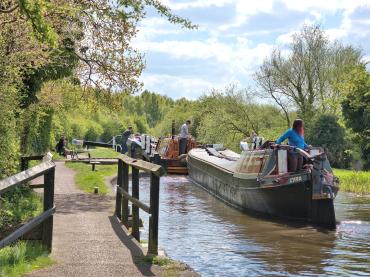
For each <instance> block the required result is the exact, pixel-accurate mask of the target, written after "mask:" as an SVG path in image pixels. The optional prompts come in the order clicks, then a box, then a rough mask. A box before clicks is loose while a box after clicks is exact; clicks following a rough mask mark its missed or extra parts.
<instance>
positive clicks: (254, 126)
mask: <svg viewBox="0 0 370 277" xmlns="http://www.w3.org/2000/svg"><path fill="white" fill-rule="evenodd" d="M197 118H199V123H198V124H199V126H198V128H197V130H198V137H199V140H201V141H202V142H205V143H223V144H224V145H225V146H227V147H229V148H231V149H234V150H238V151H239V142H240V140H242V139H244V138H245V137H247V136H250V134H251V133H252V132H254V133H256V134H258V135H260V136H264V137H265V139H267V140H275V139H276V137H277V136H276V135H277V134H279V133H281V132H282V131H283V130H284V128H285V122H284V118H283V117H282V116H281V114H280V112H279V110H278V109H277V108H276V107H274V106H269V105H260V104H256V103H255V102H253V100H252V97H251V94H250V93H249V92H248V91H245V90H238V89H237V88H235V87H228V88H226V89H225V90H224V91H213V92H212V94H210V95H207V96H204V97H202V98H201V99H200V100H199V105H198V108H197Z"/></svg>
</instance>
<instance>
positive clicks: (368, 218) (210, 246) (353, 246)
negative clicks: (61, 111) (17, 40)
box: [140, 176, 370, 277]
mask: <svg viewBox="0 0 370 277" xmlns="http://www.w3.org/2000/svg"><path fill="white" fill-rule="evenodd" d="M148 182H149V179H146V178H143V180H142V181H141V188H140V193H141V195H140V198H141V199H142V200H144V201H146V202H148V197H149V185H148ZM336 213H337V220H338V225H337V229H336V230H335V231H328V230H318V229H315V228H313V227H309V226H288V225H286V224H282V223H276V222H271V221H267V220H262V219H257V218H254V217H252V216H249V215H246V214H243V213H241V212H239V211H237V210H235V209H233V208H231V207H229V206H227V205H225V204H224V203H222V202H221V201H219V200H217V199H215V198H214V197H212V196H211V195H209V194H208V193H207V192H206V191H204V190H203V189H201V188H199V187H198V186H196V185H194V184H192V183H191V182H189V180H188V179H187V178H186V177H183V176H178V177H171V176H168V177H163V178H162V179H161V192H160V216H159V245H160V248H162V249H164V250H165V251H166V253H167V255H168V256H169V257H171V258H172V259H175V260H179V261H183V262H185V263H187V264H188V265H189V266H191V267H192V268H193V269H195V270H196V271H197V272H198V273H200V274H201V275H202V276H228V277H233V276H235V277H240V276H304V275H307V276H315V275H316V276H323V275H326V276H351V275H352V276H369V275H370V197H356V196H351V195H350V194H346V193H339V195H338V197H337V199H336ZM140 216H141V217H142V218H143V220H144V227H145V228H144V230H143V234H142V238H144V239H145V238H147V233H146V232H147V230H148V225H147V223H148V218H147V216H146V214H145V213H141V214H140Z"/></svg>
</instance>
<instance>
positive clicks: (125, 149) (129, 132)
mask: <svg viewBox="0 0 370 277" xmlns="http://www.w3.org/2000/svg"><path fill="white" fill-rule="evenodd" d="M132 133H133V130H132V127H131V126H129V127H128V128H127V130H126V131H124V132H123V133H122V149H121V153H122V154H126V153H127V152H128V146H127V140H128V138H129V137H130V136H131V135H132Z"/></svg>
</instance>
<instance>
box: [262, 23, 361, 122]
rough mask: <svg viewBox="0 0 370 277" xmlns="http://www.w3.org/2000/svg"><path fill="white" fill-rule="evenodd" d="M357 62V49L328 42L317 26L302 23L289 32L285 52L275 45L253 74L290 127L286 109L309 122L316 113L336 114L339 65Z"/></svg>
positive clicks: (264, 93)
mask: <svg viewBox="0 0 370 277" xmlns="http://www.w3.org/2000/svg"><path fill="white" fill-rule="evenodd" d="M356 64H361V51H360V50H357V49H354V48H353V47H351V46H342V45H341V44H340V43H339V42H334V43H330V41H329V40H328V38H327V37H326V36H325V34H324V32H323V31H322V30H321V29H320V27H319V26H304V27H303V29H302V30H301V32H300V33H298V34H295V35H293V42H292V43H291V44H290V46H289V51H288V53H287V54H286V51H284V50H283V49H280V48H276V49H275V50H274V51H273V52H272V53H271V56H270V57H269V58H267V59H266V60H265V61H264V63H263V64H262V65H261V67H260V68H259V70H258V71H257V73H256V74H255V80H256V82H257V84H258V86H259V88H260V89H261V91H262V95H263V96H269V97H270V98H271V99H273V100H274V101H275V103H276V104H277V105H278V106H279V107H280V109H281V110H282V111H283V113H284V115H285V119H286V122H287V125H288V126H290V118H289V112H290V111H291V110H293V109H294V110H296V111H297V113H298V116H299V117H301V118H302V119H304V120H305V121H306V122H308V123H309V122H310V121H311V119H312V118H313V116H314V115H315V113H316V112H321V113H322V112H329V113H333V114H338V112H339V111H340V91H338V90H337V89H336V86H335V83H336V82H337V81H338V76H340V72H342V71H343V68H345V66H348V65H356Z"/></svg>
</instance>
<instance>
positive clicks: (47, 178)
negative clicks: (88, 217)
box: [42, 168, 55, 251]
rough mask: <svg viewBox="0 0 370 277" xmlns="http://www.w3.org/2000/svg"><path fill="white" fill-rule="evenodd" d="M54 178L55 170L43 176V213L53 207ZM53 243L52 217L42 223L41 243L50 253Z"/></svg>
mask: <svg viewBox="0 0 370 277" xmlns="http://www.w3.org/2000/svg"><path fill="white" fill-rule="evenodd" d="M54 178H55V168H52V169H50V170H49V171H48V172H46V173H45V174H44V212H45V211H47V210H49V209H51V208H53V207H54ZM52 242H53V216H50V217H49V218H48V219H46V220H45V221H44V223H43V230H42V243H43V244H44V245H46V246H47V247H48V249H49V251H51V248H52Z"/></svg>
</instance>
